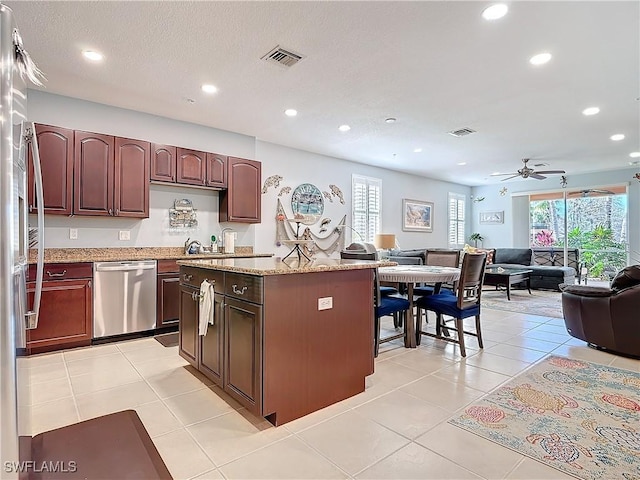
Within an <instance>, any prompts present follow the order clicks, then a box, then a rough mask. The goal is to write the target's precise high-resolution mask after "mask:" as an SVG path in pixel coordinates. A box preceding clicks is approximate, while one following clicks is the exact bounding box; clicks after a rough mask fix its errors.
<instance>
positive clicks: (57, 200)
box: [28, 124, 73, 215]
mask: <svg viewBox="0 0 640 480" xmlns="http://www.w3.org/2000/svg"><path fill="white" fill-rule="evenodd" d="M35 129H36V137H37V139H38V146H39V150H40V163H41V169H42V180H43V185H42V190H43V193H44V213H53V214H58V215H71V213H72V209H73V130H69V129H67V128H60V127H52V126H50V125H39V124H38V125H36V126H35ZM28 150H29V192H28V193H29V213H36V212H37V209H38V208H39V205H36V200H35V181H34V174H33V158H32V151H31V149H28Z"/></svg>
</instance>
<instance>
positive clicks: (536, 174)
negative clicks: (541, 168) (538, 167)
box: [529, 172, 547, 180]
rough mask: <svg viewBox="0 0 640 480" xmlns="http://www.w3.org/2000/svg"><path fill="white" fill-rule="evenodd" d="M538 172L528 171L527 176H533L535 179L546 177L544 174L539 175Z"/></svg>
mask: <svg viewBox="0 0 640 480" xmlns="http://www.w3.org/2000/svg"><path fill="white" fill-rule="evenodd" d="M540 173H541V172H540ZM540 173H539V172H535V173H530V174H529V176H530V177H531V178H535V179H536V180H544V179H545V178H547V177H545V176H544V175H540Z"/></svg>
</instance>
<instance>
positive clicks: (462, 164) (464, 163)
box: [458, 162, 467, 166]
mask: <svg viewBox="0 0 640 480" xmlns="http://www.w3.org/2000/svg"><path fill="white" fill-rule="evenodd" d="M466 164H467V162H458V165H460V166H464V165H466Z"/></svg>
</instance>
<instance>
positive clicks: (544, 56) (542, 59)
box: [529, 53, 551, 65]
mask: <svg viewBox="0 0 640 480" xmlns="http://www.w3.org/2000/svg"><path fill="white" fill-rule="evenodd" d="M549 60H551V54H550V53H539V54H537V55H534V56H533V57H531V58H530V59H529V63H530V64H531V65H544V64H545V63H547V62H548V61H549Z"/></svg>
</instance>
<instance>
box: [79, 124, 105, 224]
mask: <svg viewBox="0 0 640 480" xmlns="http://www.w3.org/2000/svg"><path fill="white" fill-rule="evenodd" d="M114 144H115V139H114V137H111V136H109V135H100V134H97V133H90V132H80V131H76V132H75V151H74V165H73V169H74V197H75V198H74V202H73V213H74V214H76V215H113V213H114V210H113V188H114V178H113V177H114V165H115V155H114Z"/></svg>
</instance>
